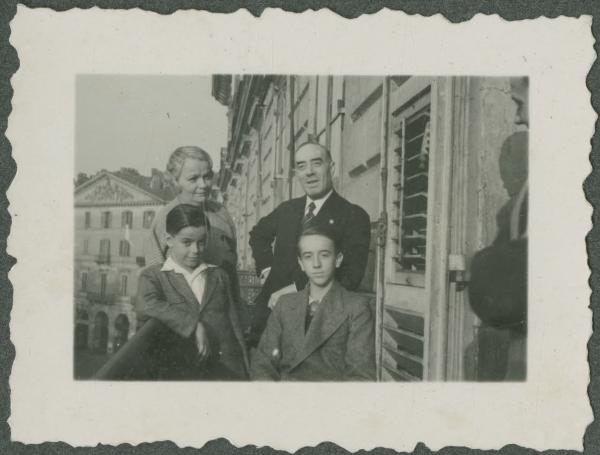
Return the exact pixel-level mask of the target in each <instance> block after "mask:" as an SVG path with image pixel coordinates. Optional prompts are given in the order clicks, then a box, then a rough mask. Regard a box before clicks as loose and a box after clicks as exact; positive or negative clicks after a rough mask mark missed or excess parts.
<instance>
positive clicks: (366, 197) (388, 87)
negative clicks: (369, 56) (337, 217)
mask: <svg viewBox="0 0 600 455" xmlns="http://www.w3.org/2000/svg"><path fill="white" fill-rule="evenodd" d="M509 82H510V81H509V79H508V78H486V77H407V76H396V77H356V76H276V75H275V76H270V75H244V76H213V96H214V97H215V99H217V100H218V101H219V102H221V103H222V104H224V105H226V106H228V120H229V137H228V144H227V147H226V148H224V149H223V150H222V152H221V171H220V175H219V181H218V184H219V187H220V190H221V192H222V194H223V197H224V200H225V203H226V206H227V208H228V210H229V212H230V214H231V215H232V217H233V219H234V221H235V223H236V226H237V230H238V249H239V250H238V255H239V264H238V266H239V269H240V271H242V272H243V273H249V272H254V264H253V260H252V254H251V251H250V247H249V245H248V239H249V238H248V235H249V232H250V231H251V229H252V228H253V227H254V225H255V224H256V223H257V221H258V220H259V219H260V218H261V217H262V216H264V215H266V214H268V213H269V212H271V211H272V210H273V209H274V208H275V207H276V206H277V205H279V204H280V203H281V202H283V201H285V200H287V199H289V198H292V197H297V196H299V195H301V194H302V190H301V188H300V187H299V185H298V184H297V182H296V181H295V180H294V178H293V156H294V155H293V151H294V150H295V149H296V147H297V145H299V144H301V143H302V142H304V141H306V140H308V139H311V140H317V141H319V142H320V143H322V144H324V145H326V146H327V147H328V148H329V149H330V151H331V154H332V157H333V161H334V162H335V174H334V187H335V189H336V191H337V192H338V193H340V194H341V195H342V196H344V197H345V198H347V199H348V200H350V201H351V202H353V203H356V204H358V205H360V206H361V207H363V208H364V209H365V210H366V211H367V213H368V214H369V216H370V218H371V229H372V235H371V239H372V242H371V248H370V253H369V262H368V266H367V271H366V273H365V276H364V278H363V282H362V283H361V288H360V290H361V291H362V292H365V293H369V294H372V295H373V296H374V297H375V302H376V305H375V308H374V310H375V312H376V317H377V322H376V324H377V355H378V359H377V360H378V370H379V371H378V374H379V378H380V379H381V380H486V379H489V380H497V379H502V378H503V377H504V375H505V374H506V369H507V364H508V351H509V349H510V345H511V342H512V341H513V340H512V339H511V337H512V336H513V334H512V333H511V332H510V331H507V330H499V329H492V328H491V327H486V326H485V325H483V324H482V323H481V322H480V321H479V320H478V319H477V317H476V316H475V315H474V313H473V312H472V310H471V308H470V306H469V302H468V293H467V292H466V288H467V286H468V277H469V264H470V261H471V259H472V257H473V255H474V253H475V252H476V251H478V250H480V249H482V248H484V247H485V246H487V245H490V244H491V243H492V242H493V241H494V239H496V237H497V236H498V235H499V223H500V221H499V217H500V216H501V214H502V210H501V209H502V208H503V207H505V206H506V205H507V203H508V202H509V193H508V192H507V190H506V189H505V188H508V187H507V184H506V178H505V177H504V176H501V172H500V167H501V162H500V161H501V159H502V158H501V153H502V150H503V149H505V148H506V144H507V143H509V142H511V139H512V138H514V136H515V135H516V134H519V132H518V131H517V127H516V126H515V124H514V110H515V107H514V105H513V103H512V101H511V98H510V86H509ZM522 134H525V133H522ZM513 142H514V141H513ZM525 148H526V142H525ZM513 155H515V154H513ZM521 155H523V154H521ZM524 156H525V158H524V159H525V161H524V164H523V163H517V164H515V165H514V166H513V168H518V167H519V165H520V166H521V167H523V166H524V167H525V170H526V168H527V163H526V159H527V157H526V150H525V153H524ZM503 178H504V180H503ZM522 355H524V353H523V354H522ZM522 360H524V359H522Z"/></svg>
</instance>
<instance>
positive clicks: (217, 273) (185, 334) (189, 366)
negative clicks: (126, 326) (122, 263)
mask: <svg viewBox="0 0 600 455" xmlns="http://www.w3.org/2000/svg"><path fill="white" fill-rule="evenodd" d="M161 268H162V264H156V265H153V266H150V267H148V268H146V269H145V270H144V271H143V272H142V274H141V275H140V279H139V284H138V295H137V302H136V311H137V313H138V319H141V320H144V319H148V318H154V319H156V320H158V321H160V322H162V323H163V324H164V325H165V326H167V327H168V328H169V329H170V331H171V333H172V335H173V336H172V338H173V340H171V341H170V342H169V343H166V344H168V345H169V346H163V349H162V350H163V351H164V352H162V353H161V352H157V355H159V356H160V357H161V359H162V361H161V362H163V367H162V368H159V370H160V371H161V373H160V375H162V376H163V377H161V379H162V378H166V379H169V378H171V373H173V375H174V376H175V378H177V379H245V378H247V376H248V374H247V373H248V367H249V364H248V357H247V351H246V346H245V342H244V338H243V334H242V330H241V328H240V311H241V308H240V303H239V302H237V301H236V300H235V299H234V298H233V297H232V294H231V287H230V284H229V278H228V276H227V273H226V272H225V271H224V270H223V269H221V268H219V267H209V268H208V269H207V270H206V271H205V272H204V273H205V279H206V281H205V287H204V294H203V297H202V301H201V302H198V300H197V299H196V297H195V295H194V293H193V292H192V290H191V288H190V287H189V285H188V283H187V281H186V280H185V278H184V277H183V276H182V275H181V274H179V273H176V272H173V271H161ZM198 322H202V324H203V325H204V327H205V329H206V332H207V335H208V339H209V347H210V350H211V355H210V357H209V360H208V361H207V362H206V363H205V364H202V365H198V364H197V362H196V360H195V359H197V354H198V352H197V348H196V346H195V329H196V326H197V325H198ZM159 363H160V362H159ZM165 365H168V367H167V366H165ZM169 368H171V369H172V370H171V371H168V370H169ZM165 376H166V377H165Z"/></svg>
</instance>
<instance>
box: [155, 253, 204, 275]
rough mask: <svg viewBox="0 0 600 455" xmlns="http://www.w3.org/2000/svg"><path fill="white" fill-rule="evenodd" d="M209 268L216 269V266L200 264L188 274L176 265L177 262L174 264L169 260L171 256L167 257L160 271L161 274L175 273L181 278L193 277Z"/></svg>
mask: <svg viewBox="0 0 600 455" xmlns="http://www.w3.org/2000/svg"><path fill="white" fill-rule="evenodd" d="M210 267H216V265H213V264H206V263H202V264H200V265H199V266H198V267H196V268H195V269H194V270H192V271H191V272H188V271H187V270H186V269H184V268H183V267H181V266H180V265H179V264H177V262H175V261H174V260H173V259H172V258H171V256H169V257H168V258H167V260H166V261H165V263H164V264H163V266H162V267H161V269H160V270H161V272H175V273H181V274H182V275H183V276H189V277H193V276H195V275H197V274H199V273H202V272H204V271H205V270H206V269H208V268H210Z"/></svg>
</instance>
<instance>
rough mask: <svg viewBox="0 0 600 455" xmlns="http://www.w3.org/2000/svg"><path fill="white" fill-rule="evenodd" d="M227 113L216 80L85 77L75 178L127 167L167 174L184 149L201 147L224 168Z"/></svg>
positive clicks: (80, 81) (80, 82)
mask: <svg viewBox="0 0 600 455" xmlns="http://www.w3.org/2000/svg"><path fill="white" fill-rule="evenodd" d="M226 113H227V108H226V107H225V106H222V105H221V104H219V103H218V102H217V101H216V100H215V99H214V98H213V97H212V96H211V78H210V76H124V75H79V76H78V77H77V83H76V114H75V115H76V124H75V136H76V137H75V173H76V174H77V173H79V172H85V173H87V174H94V173H96V172H97V171H100V170H102V169H106V170H109V171H116V170H118V169H120V168H121V167H131V168H135V169H137V170H138V171H139V172H140V173H141V174H143V175H150V171H151V169H152V168H157V169H160V170H165V167H166V164H167V160H168V158H169V155H170V154H171V152H172V151H173V150H175V149H176V148H177V147H179V146H181V145H198V146H200V147H202V148H203V149H205V150H206V151H207V152H209V153H210V154H211V156H212V157H213V161H214V163H215V170H217V169H218V168H219V154H220V149H221V147H225V146H226V145H227V116H226Z"/></svg>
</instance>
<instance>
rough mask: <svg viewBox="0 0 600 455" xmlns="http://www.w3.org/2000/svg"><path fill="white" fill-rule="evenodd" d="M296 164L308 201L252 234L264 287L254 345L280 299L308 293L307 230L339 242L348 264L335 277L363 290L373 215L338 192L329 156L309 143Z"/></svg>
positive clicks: (286, 207)
mask: <svg viewBox="0 0 600 455" xmlns="http://www.w3.org/2000/svg"><path fill="white" fill-rule="evenodd" d="M294 158H295V159H294V172H295V175H296V178H297V179H298V181H299V182H300V185H301V186H302V188H303V190H304V193H305V195H304V196H302V197H299V198H296V199H291V200H289V201H286V202H283V203H282V204H280V205H279V207H277V208H276V209H275V210H273V212H271V213H270V214H269V215H267V216H265V217H264V218H262V219H261V220H260V221H259V222H258V224H257V225H256V226H255V227H254V229H252V232H250V247H251V248H252V255H253V257H254V262H255V265H256V270H257V273H258V274H259V276H260V277H261V284H262V285H263V287H262V290H261V292H260V294H259V295H258V297H257V299H256V302H255V304H256V310H255V314H254V318H253V322H252V334H251V339H250V343H252V344H254V343H256V342H258V339H259V338H260V335H261V334H262V331H263V329H264V327H265V324H266V321H267V317H268V316H269V313H270V308H272V307H273V306H274V305H275V304H276V303H277V299H278V298H279V297H280V296H281V295H283V294H289V293H291V292H296V291H299V290H301V289H303V288H304V286H305V285H306V283H307V278H306V275H305V274H304V272H302V270H301V269H300V266H299V264H298V261H297V260H296V245H297V243H298V238H299V236H300V232H301V231H302V230H303V229H306V228H308V227H310V226H326V227H327V228H328V229H331V230H332V231H333V233H334V234H335V236H336V237H337V238H338V239H339V243H340V252H341V253H342V254H343V257H344V259H343V261H342V263H341V265H340V267H339V268H338V269H337V270H336V274H335V277H336V279H337V281H338V282H339V283H340V284H341V285H342V286H343V287H345V288H346V289H348V290H355V289H357V288H358V286H359V285H360V282H361V280H362V277H363V274H364V272H365V267H366V264H367V257H368V254H369V241H370V220H369V215H367V213H366V212H365V211H364V210H363V209H362V208H360V207H359V206H357V205H354V204H352V203H350V202H349V201H347V200H346V199H344V198H343V197H341V196H340V195H339V194H337V193H336V192H335V191H334V189H333V182H332V173H333V170H334V168H335V163H334V162H333V161H332V159H331V154H330V152H329V150H328V149H327V148H326V147H324V146H322V145H320V144H318V143H314V142H306V143H304V144H302V145H300V146H299V147H298V149H297V150H296V154H295V157H294ZM273 244H274V246H273Z"/></svg>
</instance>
